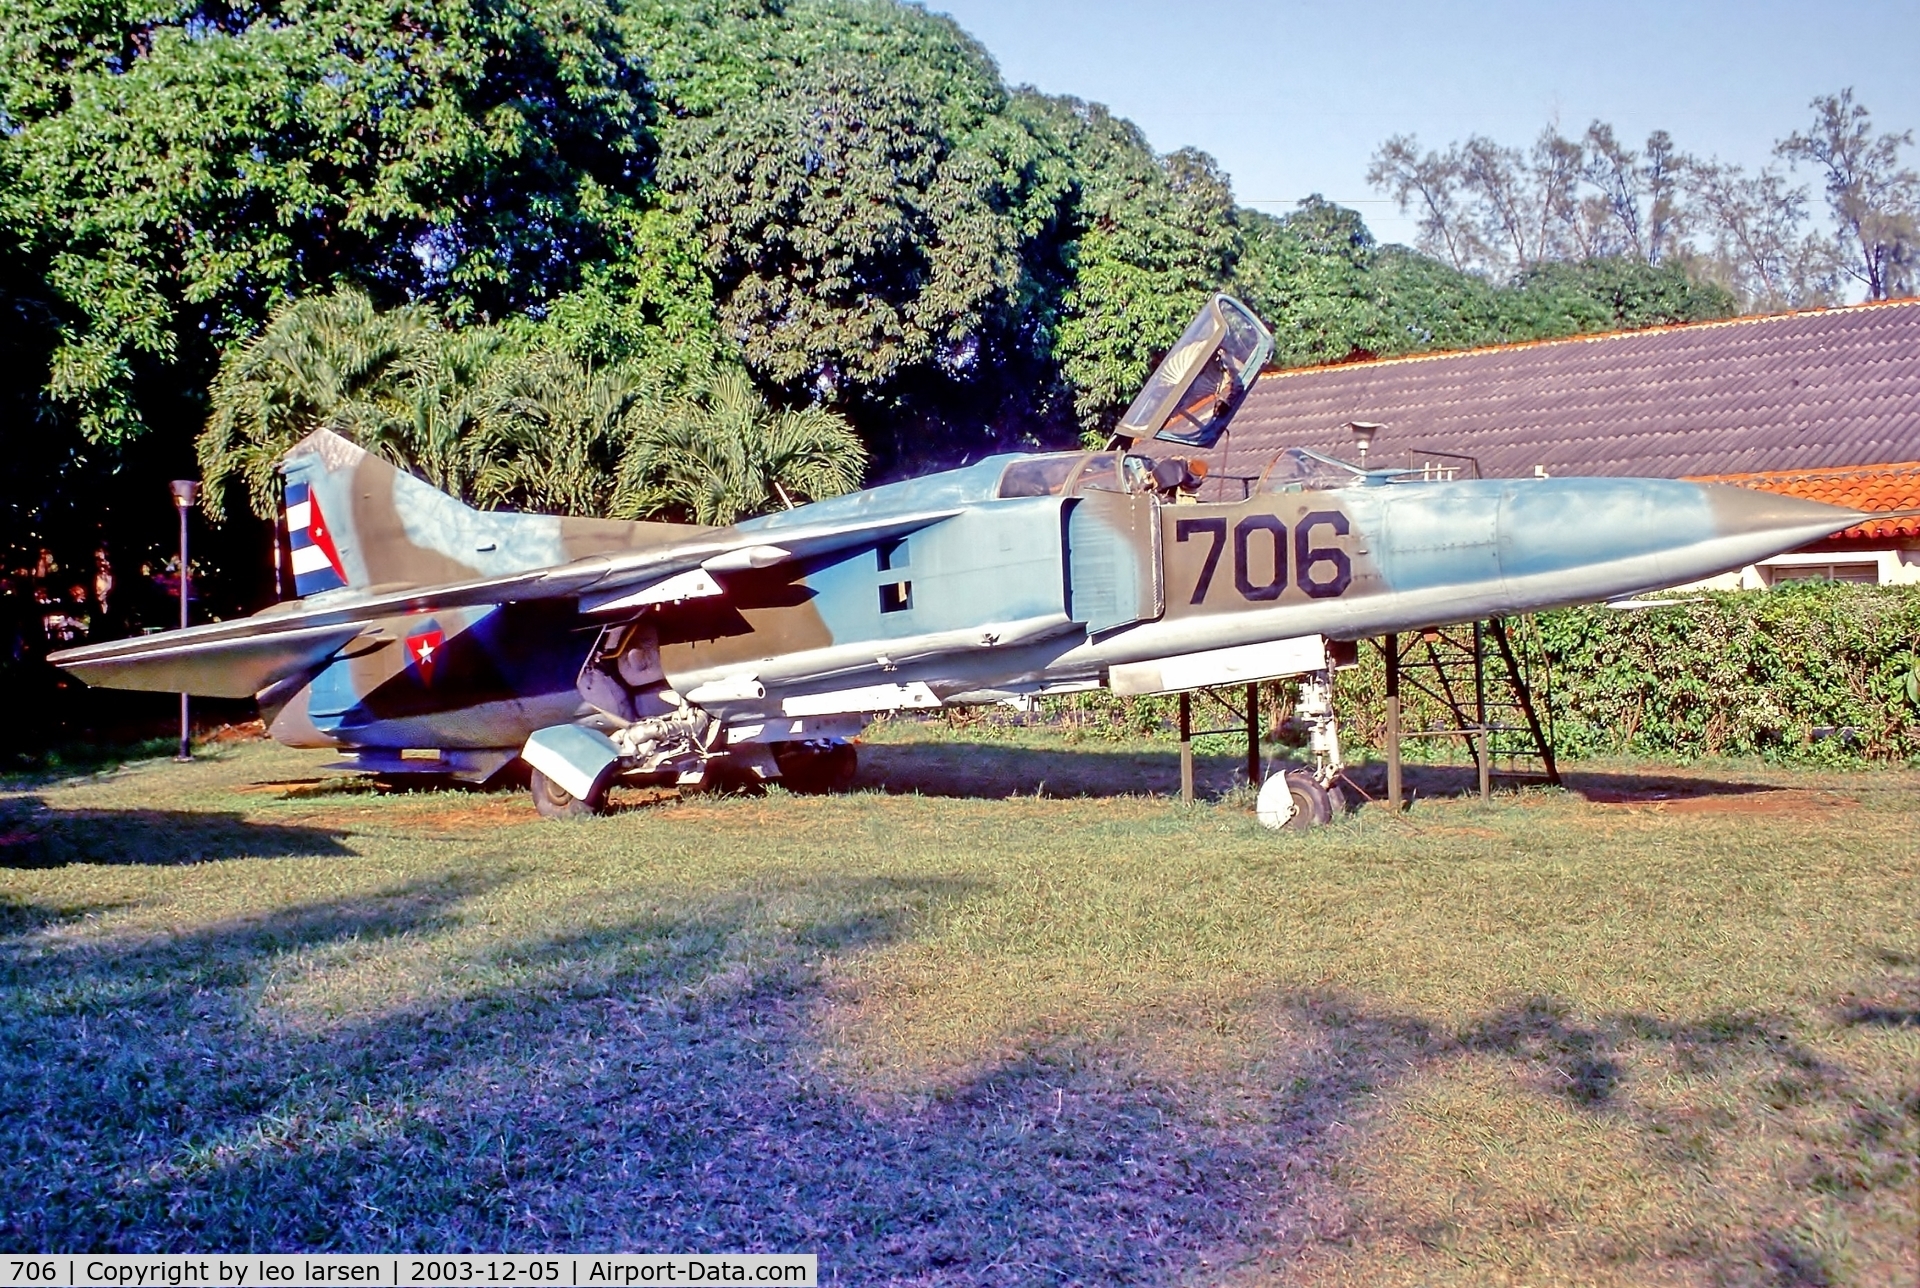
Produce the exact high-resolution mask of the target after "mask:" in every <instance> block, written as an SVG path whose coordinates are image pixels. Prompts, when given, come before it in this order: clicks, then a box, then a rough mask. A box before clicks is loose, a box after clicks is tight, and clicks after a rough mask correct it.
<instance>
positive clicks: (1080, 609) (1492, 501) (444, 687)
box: [52, 295, 1865, 823]
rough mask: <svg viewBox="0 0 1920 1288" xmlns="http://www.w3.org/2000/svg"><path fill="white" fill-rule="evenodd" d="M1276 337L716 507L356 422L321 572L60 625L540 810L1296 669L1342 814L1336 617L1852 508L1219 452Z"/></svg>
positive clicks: (302, 455) (203, 687) (1248, 340)
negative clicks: (863, 744)
mask: <svg viewBox="0 0 1920 1288" xmlns="http://www.w3.org/2000/svg"><path fill="white" fill-rule="evenodd" d="M1272 352H1273V339H1272V336H1271V335H1270V334H1269V333H1268V332H1267V330H1266V328H1265V327H1264V326H1262V325H1261V323H1260V322H1259V320H1258V319H1257V318H1255V317H1254V315H1253V314H1252V313H1251V312H1249V311H1248V310H1247V309H1246V308H1245V307H1244V306H1243V305H1242V304H1240V302H1239V301H1237V300H1234V299H1232V298H1231V297H1228V296H1224V295H1221V296H1216V297H1214V298H1213V299H1212V300H1210V301H1209V302H1208V303H1207V304H1206V306H1205V307H1204V308H1203V309H1202V310H1201V312H1200V315H1199V316H1198V317H1197V318H1195V319H1194V322H1193V323H1192V325H1191V326H1189V327H1188V329H1187V330H1186V332H1185V333H1184V334H1183V335H1182V336H1181V337H1180V340H1179V341H1178V343H1177V344H1175V346H1174V347H1173V349H1172V350H1171V351H1169V353H1168V355H1167V356H1166V358H1165V359H1164V360H1163V361H1162V362H1161V363H1160V365H1159V367H1158V368H1157V369H1156V370H1155V371H1154V372H1153V374H1152V376H1151V378H1150V379H1149V381H1148V383H1147V385H1146V387H1145V388H1144V389H1143V390H1142V391H1141V393H1140V396H1139V397H1138V398H1137V399H1135V400H1134V402H1133V404H1132V406H1131V407H1130V408H1129V409H1128V410H1127V412H1126V414H1125V415H1124V416H1123V417H1122V418H1121V421H1120V424H1119V427H1118V429H1117V431H1116V433H1115V435H1114V437H1113V439H1112V441H1111V442H1110V444H1109V446H1108V448H1107V449H1106V450H1102V451H1076V452H1050V453H1040V454H1019V455H1003V456H994V457H990V458H988V459H985V460H982V461H980V462H978V463H976V464H973V465H968V466H966V467H964V468H961V469H956V470H949V471H946V472H944V473H939V474H932V475H928V476H926V477H923V478H916V479H910V480H907V481H905V482H899V483H891V484H888V485H885V486H882V487H874V488H869V489H867V490H865V491H861V492H855V493H851V494H849V495H846V496H840V497H835V498H832V499H830V500H825V501H816V502H814V503H812V504H809V505H801V506H798V507H795V508H793V509H790V510H787V511H785V512H782V513H776V514H772V515H767V516H765V517H762V518H756V519H751V520H748V521H746V522H742V523H736V524H733V525H731V526H728V527H698V526H692V525H687V524H673V523H626V522H616V521H610V520H597V519H578V518H556V517H552V516H547V515H536V514H511V513H503V512H485V511H479V510H474V509H471V508H469V507H467V506H465V505H463V504H461V503H460V502H459V501H457V500H455V499H454V498H453V497H450V496H447V495H445V494H444V493H441V492H439V491H436V490H435V489H433V488H432V487H429V486H428V485H427V484H426V483H423V482H421V481H420V480H419V479H416V478H414V477H413V476H412V475H410V474H408V473H406V472H405V471H403V470H400V469H396V468H395V467H394V466H393V465H391V464H389V463H387V462H386V461H384V460H381V459H380V458H378V457H375V456H372V455H370V454H368V453H367V452H365V451H363V450H362V449H360V448H359V447H357V446H355V445H354V444H352V443H350V442H348V441H347V440H346V439H344V438H341V437H339V436H337V435H335V434H332V433H329V432H326V431H319V432H316V433H314V434H312V435H310V436H309V437H308V438H306V439H305V440H303V441H302V442H301V443H300V444H299V445H297V446H296V447H295V448H293V450H292V451H291V452H289V453H288V455H287V457H286V459H285V462H284V464H283V466H282V469H283V472H284V475H285V480H286V521H287V525H288V529H289V532H290V534H291V546H292V562H293V571H294V577H295V587H296V590H297V592H298V595H299V598H298V599H297V600H294V601H290V602H287V603H282V604H278V605H276V606H274V607H272V608H269V609H267V610H265V611H264V612H261V613H258V614H256V615H254V616H252V617H248V618H244V619H240V620H235V621H226V622H218V623H214V624H212V625H206V626H196V627H193V628H191V629H186V630H179V631H169V632H165V633H161V634H154V635H143V636H139V637H137V638H133V639H126V640H119V641H115V642H111V643H104V644H95V645H89V646H87V647H84V648H77V649H70V650H67V651H65V652H62V653H57V654H55V655H54V656H53V659H52V660H53V661H54V662H55V663H56V664H57V665H59V666H61V667H63V668H65V669H66V670H68V671H69V672H71V673H72V674H74V675H76V676H78V677H80V678H81V679H83V680H85V681H86V682H88V683H89V684H96V685H103V686H106V687H110V688H124V689H147V690H159V691H166V692H189V693H197V694H204V695H210V696H217V697H241V696H253V697H257V699H258V700H259V703H260V707H261V711H262V713H263V715H264V717H265V718H266V720H267V723H268V728H269V731H270V732H271V734H272V736H273V737H275V738H277V739H279V740H280V741H281V742H284V743H287V744H290V745H292V746H296V747H325V748H334V749H338V750H339V751H341V752H343V753H345V754H346V756H347V758H348V763H350V764H351V765H353V766H356V767H358V768H361V769H364V770H368V771H372V772H376V773H383V774H397V773H407V772H431V773H438V774H445V775H453V776H456V777H460V778H465V779H468V780H473V781H481V780H485V779H487V778H490V777H492V776H493V775H495V774H496V773H498V772H500V771H501V770H503V769H504V768H506V767H507V766H508V765H509V764H510V763H511V762H513V761H515V760H516V759H518V760H524V761H525V763H526V764H527V765H528V766H530V767H531V770H532V775H531V781H532V791H533V800H534V804H535V806H536V807H537V808H538V809H539V811H540V812H541V813H542V814H546V815H576V814H586V813H593V812H596V811H598V810H600V809H602V808H603V807H604V803H605V800H606V795H607V791H608V788H609V786H610V785H611V784H612V783H613V782H614V781H616V780H624V781H640V782H653V783H678V784H681V785H683V786H692V785H700V784H705V783H708V782H710V781H713V780H714V779H715V778H717V777H734V778H758V779H774V778H781V779H784V780H786V782H787V783H788V784H789V785H790V786H792V787H795V788H797V789H800V790H822V789H831V788H833V787H835V786H840V785H845V784H846V783H848V782H849V781H850V780H851V778H852V775H853V769H854V756H855V749H854V746H853V744H852V742H851V741H850V739H851V738H852V737H853V736H854V735H855V734H857V733H858V732H859V730H860V729H861V728H862V727H863V726H864V724H865V723H866V721H867V720H868V719H869V718H871V717H872V716H874V715H876V714H879V713H884V712H899V711H928V710H936V709H938V708H941V707H945V706H954V705H962V704H977V703H993V702H1002V701H1009V700H1016V701H1017V700H1021V699H1027V698H1031V697H1033V696H1035V695H1043V694H1056V693H1069V692H1074V691H1079V690H1087V689H1093V688H1098V687H1106V688H1108V689H1111V690H1112V691H1114V692H1116V693H1121V694H1147V693H1164V692H1174V691H1184V690H1190V689H1196V688H1201V687H1206V686H1211V685H1218V684H1244V683H1248V682H1252V681H1257V680H1265V679H1271V678H1277V677H1282V676H1298V677H1301V683H1302V698H1301V702H1300V704H1299V708H1298V709H1299V711H1300V713H1301V715H1302V717H1303V718H1304V719H1305V720H1306V721H1307V722H1308V725H1309V729H1310V735H1311V737H1310V746H1311V748H1312V750H1313V755H1314V762H1315V763H1314V766H1313V768H1312V769H1310V770H1301V771H1296V772H1295V773H1293V774H1290V775H1286V776H1284V777H1282V776H1275V778H1274V779H1273V780H1272V781H1271V782H1269V784H1268V785H1267V787H1266V788H1265V789H1264V790H1263V793H1262V802H1261V812H1262V816H1263V818H1265V819H1268V820H1269V821H1275V822H1281V823H1284V822H1288V821H1293V822H1295V823H1298V822H1300V821H1302V820H1309V821H1311V820H1315V819H1324V818H1325V817H1326V810H1325V803H1326V794H1325V793H1326V789H1327V788H1328V787H1329V786H1330V785H1331V783H1332V780H1333V778H1334V776H1335V775H1337V774H1338V772H1339V770H1340V752H1339V741H1338V736H1337V730H1336V728H1335V724H1334V719H1333V709H1332V701H1331V683H1332V670H1333V665H1334V663H1333V661H1332V657H1333V655H1334V650H1335V649H1336V648H1337V644H1338V642H1341V641H1354V640H1359V639H1361V638H1363V637H1368V636H1376V635H1382V634H1385V633H1387V632H1393V631H1405V630H1415V629H1420V628H1424V627H1430V626H1434V625H1438V624H1445V623H1454V622H1464V621H1472V620H1475V619H1479V618H1484V617H1489V616H1495V615H1505V614H1512V613H1525V612H1531V611H1534V610H1537V609H1543V608H1549V607H1553V606H1557V605H1564V604H1573V603H1581V602H1596V601H1603V600H1610V599H1615V598H1618V597H1621V596H1626V595H1631V594H1634V593H1637V592H1642V591H1648V590H1654V589H1658V588H1661V587H1666V586H1673V585H1677V584H1681V583H1684V582H1689V581H1694V580H1698V579H1700V578H1703V577H1707V576H1710V575H1712V574H1715V573H1719V572H1722V571H1725V570H1727V569H1730V568H1737V567H1740V566H1742V565H1745V564H1749V563H1752V562H1754V561H1755V560H1758V559H1762V558H1765V557H1766V556H1768V555H1772V554H1776V553H1778V552H1780V551H1783V550H1788V549H1792V548H1793V547H1795V546H1799V545H1802V544H1805V543H1806V542H1809V541H1813V540H1816V539H1818V538H1820V537H1823V536H1826V535H1828V534H1830V533H1833V532H1837V531H1839V530H1841V529H1843V528H1846V527H1849V526H1851V525H1853V524H1855V523H1858V522H1860V521H1861V520H1862V519H1863V518H1864V517H1865V516H1863V515H1861V514H1859V513H1856V512H1854V511H1851V510H1846V509H1841V508H1839V507H1836V506H1830V505H1824V504H1821V503H1818V502H1813V501H1805V500H1800V499H1797V498H1793V497H1787V496H1780V495H1776V494H1771V493H1766V492H1756V491H1749V490H1746V489H1742V488H1735V487H1724V486H1712V485H1704V484H1694V483H1685V482H1677V481H1673V480H1667V479H1627V478H1525V479H1458V478H1449V479H1442V480H1435V479H1432V478H1427V477H1423V476H1422V475H1421V474H1419V473H1417V472H1408V471H1398V470H1371V471H1369V470H1366V469H1363V468H1361V467H1359V466H1355V465H1351V464H1348V463H1345V462H1343V461H1340V460H1336V459H1334V458H1331V457H1328V456H1323V455H1319V454H1316V453H1313V452H1308V451H1302V450H1290V451H1286V452H1283V453H1281V454H1279V455H1278V456H1277V457H1275V458H1274V459H1273V460H1271V461H1270V462H1267V463H1266V464H1265V466H1264V468H1263V469H1262V470H1261V471H1260V473H1259V474H1258V475H1257V476H1254V477H1244V478H1239V479H1237V480H1224V479H1221V478H1219V477H1218V476H1216V477H1215V478H1213V479H1212V480H1211V481H1207V480H1206V478H1205V475H1206V469H1205V467H1206V460H1205V453H1206V452H1207V450H1208V449H1209V448H1212V447H1213V446H1214V445H1215V444H1216V443H1217V442H1218V441H1219V440H1220V438H1221V436H1222V434H1223V433H1224V432H1225V430H1226V428H1227V425H1228V422H1229V421H1230V420H1231V418H1232V416H1233V413H1234V411H1235V409H1236V408H1237V407H1238V406H1239V405H1240V402H1241V399H1242V398H1243V397H1244V395H1245V393H1246V391H1247V389H1248V387H1249V386H1250V385H1251V384H1252V382H1253V381H1254V380H1255V379H1256V378H1257V377H1258V376H1259V374H1260V371H1261V369H1262V367H1263V365H1264V364H1265V362H1266V360H1267V358H1268V357H1269V356H1270V355H1271V354H1272Z"/></svg>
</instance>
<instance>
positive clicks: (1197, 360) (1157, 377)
mask: <svg viewBox="0 0 1920 1288" xmlns="http://www.w3.org/2000/svg"><path fill="white" fill-rule="evenodd" d="M1272 356H1273V336H1272V335H1271V334H1269V333H1268V331H1267V328H1266V327H1264V326H1262V325H1261V324H1260V319H1259V318H1257V317H1255V316H1254V315H1253V313H1252V311H1251V310H1250V309H1248V308H1247V306H1246V305H1244V304H1242V303H1241V302H1240V301H1239V300H1236V299H1234V298H1233V297H1232V296H1231V295H1216V296H1214V297H1213V298H1212V299H1210V300H1208V301H1207V302H1206V304H1205V305H1204V306H1203V307H1202V308H1201V310H1200V313H1199V315H1198V316H1197V317H1195V318H1194V319H1193V321H1192V322H1191V323H1189V324H1188V325H1187V329H1186V330H1185V331H1184V332H1183V333H1182V334H1181V336H1180V338H1179V340H1177V341H1176V342H1175V343H1174V346H1173V348H1171V349H1169V350H1167V356H1166V357H1164V358H1162V359H1161V360H1160V365H1159V366H1157V367H1155V368H1154V369H1153V375H1152V376H1150V377H1148V379H1147V384H1146V387H1145V388H1144V389H1142V390H1141V391H1140V395H1139V397H1137V398H1135V399H1134V400H1133V405H1132V406H1130V407H1128V408H1127V414H1126V415H1124V416H1122V417H1121V418H1120V423H1119V425H1117V426H1116V427H1115V428H1114V431H1113V432H1114V437H1115V438H1118V439H1124V440H1127V441H1129V442H1135V443H1137V442H1140V441H1141V440H1142V439H1147V438H1158V439H1161V440H1163V441H1165V442H1169V443H1180V444H1182V445H1184V446H1187V447H1199V448H1203V449H1204V448H1209V447H1212V446H1213V445H1214V444H1215V443H1216V442H1218V441H1219V439H1220V435H1221V434H1223V433H1225V432H1226V428H1227V422H1228V421H1229V420H1231V419H1232V418H1233V413H1234V409H1235V408H1237V407H1239V405H1240V400H1241V399H1242V398H1244V397H1245V396H1246V393H1247V389H1248V388H1249V387H1250V386H1251V385H1252V384H1253V382H1254V379H1255V378H1256V377H1257V376H1259V374H1260V368H1262V367H1263V366H1265V365H1266V362H1267V359H1268V358H1270V357H1272Z"/></svg>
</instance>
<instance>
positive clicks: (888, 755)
mask: <svg viewBox="0 0 1920 1288" xmlns="http://www.w3.org/2000/svg"><path fill="white" fill-rule="evenodd" d="M1236 774H1237V775H1238V777H1237V778H1236ZM1245 781H1246V761H1245V759H1244V758H1242V757H1238V756H1195V757H1194V786H1195V788H1196V790H1197V791H1199V792H1200V793H1201V794H1204V795H1218V794H1220V793H1221V792H1224V791H1226V790H1227V789H1228V788H1230V787H1232V786H1234V785H1235V783H1236V782H1245ZM855 787H856V789H859V788H866V789H878V790H880V791H883V792H887V793H889V794H892V795H916V794H917V795H921V796H957V797H966V798H971V799H984V800H1000V799H1005V798H1006V797H1008V796H1045V797H1053V798H1060V797H1072V796H1127V795H1141V794H1148V793H1150V794H1154V795H1165V796H1170V795H1173V794H1175V793H1177V792H1178V791H1179V790H1180V753H1179V752H1178V751H1177V750H1173V749H1169V750H1166V751H1141V750H1138V749H1136V748H1132V747H1126V748H1113V749H1111V750H1105V749H1099V748H1096V747H1085V746H1080V747H1059V748H1053V747H1047V748H1041V747H1018V746H1008V745H1001V744H997V743H991V742H914V743H880V744H868V745H865V746H863V747H861V748H860V775H859V778H858V779H857V780H856V782H855Z"/></svg>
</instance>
